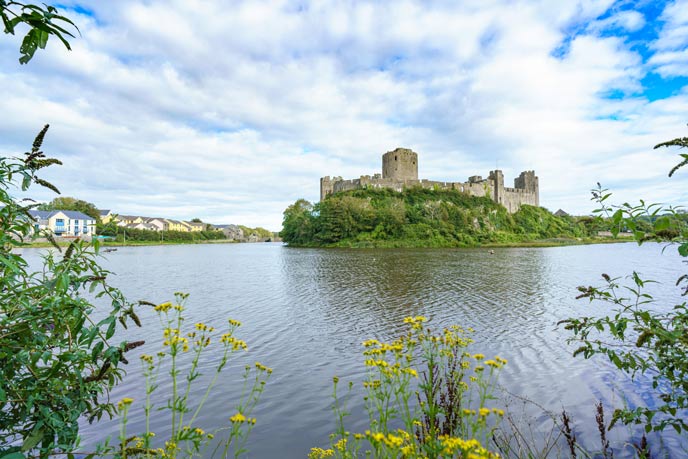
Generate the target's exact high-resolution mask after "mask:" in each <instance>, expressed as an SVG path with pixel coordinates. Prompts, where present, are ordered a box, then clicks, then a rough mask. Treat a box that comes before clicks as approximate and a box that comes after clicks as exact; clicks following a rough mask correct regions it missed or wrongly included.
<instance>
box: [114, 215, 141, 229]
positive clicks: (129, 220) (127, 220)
mask: <svg viewBox="0 0 688 459" xmlns="http://www.w3.org/2000/svg"><path fill="white" fill-rule="evenodd" d="M116 219H117V226H128V225H136V224H138V223H143V217H139V216H136V215H118V216H117V217H116Z"/></svg>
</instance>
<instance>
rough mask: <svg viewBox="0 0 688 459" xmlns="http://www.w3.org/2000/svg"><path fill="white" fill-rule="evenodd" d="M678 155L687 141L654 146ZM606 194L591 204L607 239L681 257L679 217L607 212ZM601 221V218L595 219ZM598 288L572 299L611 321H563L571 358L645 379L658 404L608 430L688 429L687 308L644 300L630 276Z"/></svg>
mask: <svg viewBox="0 0 688 459" xmlns="http://www.w3.org/2000/svg"><path fill="white" fill-rule="evenodd" d="M670 145H677V146H681V147H686V146H688V143H687V142H686V139H685V138H684V139H675V140H673V141H670V142H665V143H662V144H659V145H657V147H655V148H658V147H660V146H670ZM681 157H682V158H683V160H682V161H681V162H680V163H679V164H678V165H677V166H676V167H675V168H674V169H672V171H671V174H670V175H673V173H674V172H676V170H677V169H678V168H680V167H682V166H683V165H685V164H686V157H685V155H681ZM610 197H611V193H609V192H608V191H607V190H605V189H603V188H602V187H601V186H600V185H599V184H598V187H597V188H596V189H594V190H593V200H594V201H596V202H597V203H598V205H599V208H598V209H597V210H596V213H597V214H598V215H600V216H602V215H603V216H605V217H606V221H607V222H608V223H609V224H610V231H611V232H612V233H613V234H618V233H619V231H621V230H623V229H627V230H628V231H631V232H632V235H633V237H634V238H635V240H636V241H637V242H638V243H639V244H641V243H643V242H645V241H647V240H666V239H667V238H670V239H671V240H672V241H673V242H674V243H675V244H676V245H677V249H678V253H679V254H680V255H681V256H682V257H686V256H688V225H687V224H686V215H685V213H683V212H680V211H678V210H677V209H674V208H671V207H668V208H666V207H664V206H662V205H659V204H646V203H645V202H644V201H642V200H641V201H640V204H638V205H635V206H633V205H630V204H628V203H624V204H622V205H609V204H608V200H609V198H610ZM599 219H600V221H602V217H599ZM602 277H603V279H604V280H605V285H603V286H602V287H592V286H589V287H579V290H580V291H581V295H579V298H589V299H590V301H591V302H593V301H595V302H601V303H602V304H605V303H606V304H608V305H610V306H611V307H612V308H613V312H614V314H613V315H608V316H604V317H581V318H571V319H568V320H565V321H563V322H562V323H564V324H566V325H565V328H566V329H568V330H571V332H572V333H573V335H574V336H573V337H572V338H571V339H570V340H569V341H571V342H577V343H579V347H578V349H576V351H575V352H574V355H578V354H582V355H583V356H584V357H585V358H590V357H592V356H595V355H603V356H606V357H607V358H608V359H609V360H610V361H611V362H612V363H613V364H614V365H615V366H616V367H617V368H619V369H620V370H622V371H624V372H625V373H628V374H629V375H630V376H631V377H636V376H637V375H640V374H645V375H647V376H649V377H650V378H651V379H652V386H653V388H654V390H655V396H656V399H657V400H658V401H657V404H656V405H653V406H639V407H636V408H623V409H617V410H616V411H615V413H614V417H613V420H612V425H613V424H614V423H615V422H617V421H619V420H620V421H623V423H626V424H628V423H634V424H644V426H645V430H646V431H647V432H649V431H651V430H655V431H661V430H663V429H665V428H667V427H672V428H674V429H675V430H676V431H677V432H679V433H681V432H682V431H683V432H685V431H686V429H688V422H686V417H685V415H686V410H688V307H687V306H686V302H685V301H682V302H680V301H679V303H678V304H675V305H671V306H670V307H668V306H669V305H659V304H657V303H656V301H655V299H654V298H653V297H652V296H651V295H649V294H648V293H647V292H646V290H645V289H646V286H647V284H648V283H650V282H652V281H649V280H646V279H643V278H641V276H640V275H639V274H638V273H636V272H633V274H632V275H631V276H629V278H630V279H631V283H630V285H625V284H623V283H622V282H621V280H620V278H612V277H610V276H609V275H607V274H603V275H602ZM676 285H677V286H680V287H681V288H682V295H683V296H685V295H686V294H687V293H688V274H682V275H680V276H678V279H677V282H676Z"/></svg>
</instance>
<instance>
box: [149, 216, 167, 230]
mask: <svg viewBox="0 0 688 459" xmlns="http://www.w3.org/2000/svg"><path fill="white" fill-rule="evenodd" d="M144 222H145V223H147V224H149V225H151V227H152V229H153V231H169V230H170V224H169V223H168V221H167V220H165V219H164V218H157V217H154V218H146V219H145V220H144Z"/></svg>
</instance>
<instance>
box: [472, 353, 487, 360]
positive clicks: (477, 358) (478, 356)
mask: <svg viewBox="0 0 688 459" xmlns="http://www.w3.org/2000/svg"><path fill="white" fill-rule="evenodd" d="M473 358H474V359H475V360H482V359H484V358H485V355H484V354H474V355H473Z"/></svg>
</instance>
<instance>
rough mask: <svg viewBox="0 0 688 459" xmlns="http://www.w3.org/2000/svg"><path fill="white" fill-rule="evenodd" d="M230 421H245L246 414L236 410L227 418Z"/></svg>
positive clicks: (239, 422)
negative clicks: (235, 412)
mask: <svg viewBox="0 0 688 459" xmlns="http://www.w3.org/2000/svg"><path fill="white" fill-rule="evenodd" d="M229 420H230V421H232V422H235V423H238V424H241V423H242V422H246V416H244V415H243V414H241V413H240V412H237V414H235V415H234V416H232V417H231V418H229Z"/></svg>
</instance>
